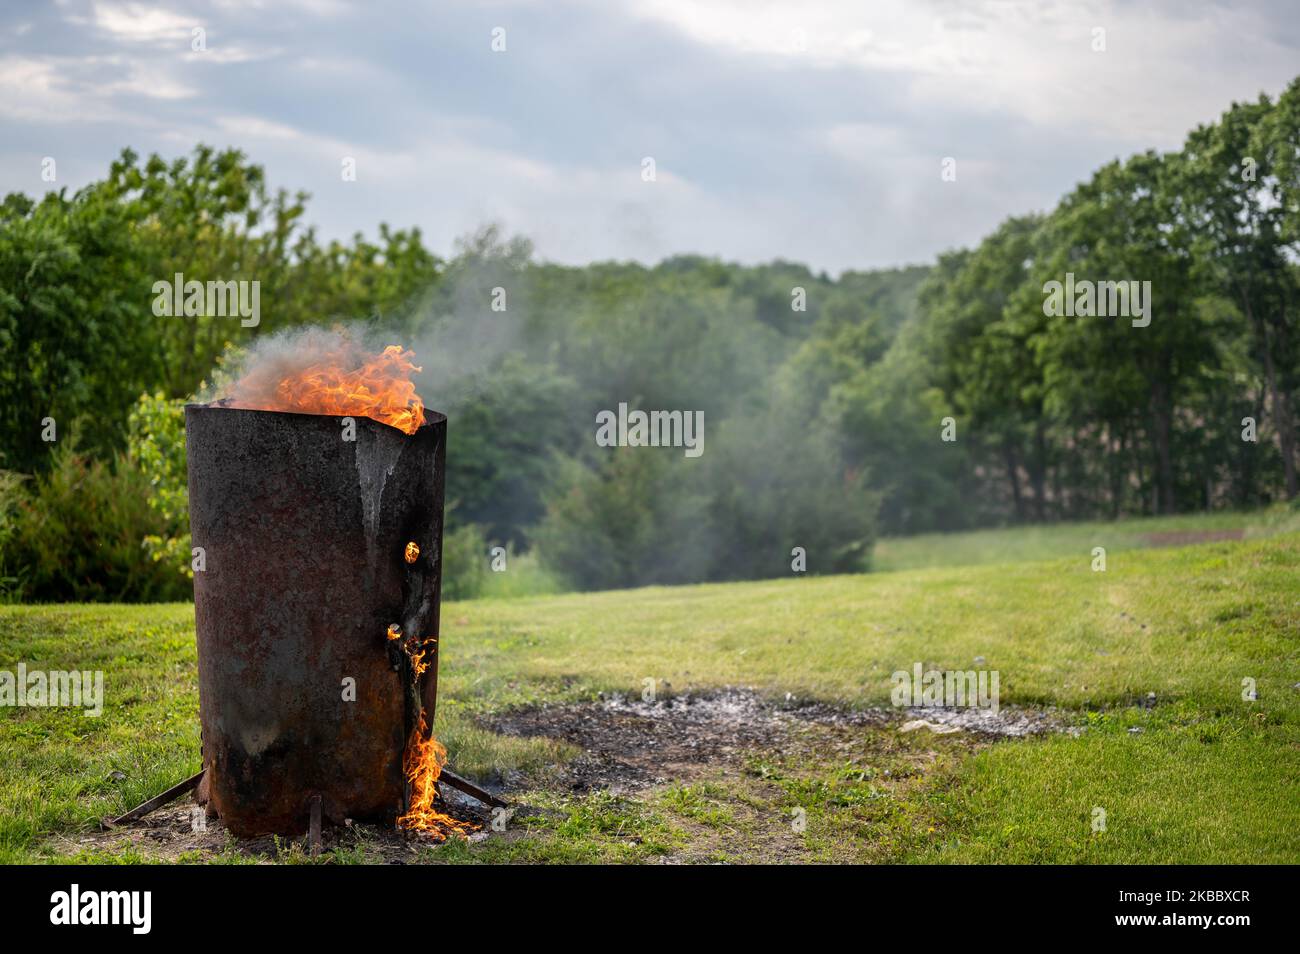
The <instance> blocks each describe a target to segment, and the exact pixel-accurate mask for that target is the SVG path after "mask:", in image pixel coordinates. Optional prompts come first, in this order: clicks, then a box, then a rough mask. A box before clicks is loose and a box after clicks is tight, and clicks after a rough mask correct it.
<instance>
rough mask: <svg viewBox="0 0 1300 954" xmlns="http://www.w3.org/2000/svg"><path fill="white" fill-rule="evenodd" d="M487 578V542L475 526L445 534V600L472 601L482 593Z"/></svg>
mask: <svg viewBox="0 0 1300 954" xmlns="http://www.w3.org/2000/svg"><path fill="white" fill-rule="evenodd" d="M487 575H488V543H487V540H486V539H485V538H484V536H483V531H482V530H480V529H479V528H478V526H477V525H475V524H472V523H466V524H462V525H461V526H459V527H457V528H456V529H454V530H449V531H446V532H445V533H444V534H443V538H442V598H443V599H444V600H472V599H474V598H475V597H477V596H480V595H481V594H482V593H483V587H484V585H485V584H486V583H487Z"/></svg>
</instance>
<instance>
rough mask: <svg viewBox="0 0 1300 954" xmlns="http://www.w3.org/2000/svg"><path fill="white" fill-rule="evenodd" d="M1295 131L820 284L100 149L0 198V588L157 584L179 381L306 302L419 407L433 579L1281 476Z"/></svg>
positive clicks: (240, 162) (665, 563)
mask: <svg viewBox="0 0 1300 954" xmlns="http://www.w3.org/2000/svg"><path fill="white" fill-rule="evenodd" d="M1297 143H1300V81H1298V82H1296V83H1292V85H1291V86H1290V87H1289V88H1288V89H1287V90H1285V91H1284V92H1283V94H1282V95H1281V96H1279V97H1278V98H1277V100H1276V101H1273V100H1270V99H1269V98H1267V97H1261V98H1260V99H1259V100H1258V101H1255V102H1251V103H1245V104H1236V105H1233V106H1232V107H1231V108H1230V109H1229V110H1228V111H1227V112H1226V113H1224V114H1223V116H1222V117H1220V119H1219V120H1218V121H1217V122H1214V123H1210V124H1207V125H1204V126H1201V127H1198V128H1197V129H1195V130H1193V131H1192V132H1191V133H1189V135H1188V137H1187V139H1186V141H1185V143H1184V144H1183V146H1182V148H1181V149H1179V150H1177V151H1173V152H1167V153H1157V152H1146V153H1142V154H1139V155H1135V156H1132V157H1129V158H1127V159H1124V160H1116V161H1114V162H1111V163H1108V164H1107V165H1105V166H1103V167H1102V168H1101V169H1098V170H1097V171H1096V172H1095V173H1094V174H1093V175H1092V176H1091V177H1090V178H1089V179H1088V180H1087V181H1086V182H1083V183H1081V184H1080V185H1078V186H1077V187H1076V188H1075V189H1073V190H1072V191H1071V192H1070V193H1069V194H1067V195H1066V196H1064V197H1063V198H1062V199H1061V201H1060V203H1059V204H1058V205H1057V206H1056V208H1054V209H1052V210H1050V211H1047V212H1037V213H1032V214H1026V215H1020V216H1015V217H1013V218H1010V219H1008V220H1007V221H1006V222H1004V223H1003V224H1002V225H1000V226H999V227H998V228H997V229H996V230H994V231H993V232H992V233H991V234H990V235H989V236H988V237H986V238H985V239H984V240H983V241H982V242H980V243H979V245H978V246H976V247H975V248H971V249H961V250H955V251H951V252H947V253H945V254H943V255H940V256H939V258H938V261H937V262H935V263H934V264H933V265H928V266H927V265H917V266H911V267H905V268H897V269H888V270H877V271H862V272H858V271H850V272H846V273H843V274H841V275H839V276H838V277H832V276H830V275H827V274H825V273H818V272H814V271H813V270H811V269H809V268H807V267H805V266H803V265H800V264H797V263H792V262H784V261H776V262H771V263H767V264H763V265H755V266H742V265H737V264H733V263H727V262H723V261H719V260H717V259H713V258H708V257H703V256H695V255H683V256H677V257H674V258H670V259H667V260H665V261H662V262H660V263H659V264H657V265H654V266H645V265H640V264H636V263H628V262H600V263H594V264H591V265H587V266H583V267H572V266H563V265H558V264H554V263H548V262H545V261H539V260H537V258H536V257H535V256H534V254H533V252H532V249H531V247H530V245H529V244H528V242H527V241H525V240H523V239H520V238H511V237H508V236H507V235H506V234H504V233H503V232H502V231H501V230H500V229H499V228H497V227H487V228H484V229H482V230H481V231H480V232H478V233H476V234H474V235H470V236H467V237H466V238H465V239H463V240H461V241H460V242H459V243H458V244H457V246H456V248H455V249H454V250H452V252H451V254H450V255H449V256H448V257H445V258H444V257H440V256H439V255H437V254H435V253H434V252H432V251H431V250H430V249H428V248H427V247H426V245H425V243H424V240H423V237H422V236H421V233H420V231H419V230H418V229H414V228H412V229H405V230H395V229H391V228H389V227H388V226H386V225H381V226H380V227H379V229H378V237H377V238H376V239H373V240H371V239H367V238H366V237H365V236H364V235H361V234H358V235H356V236H354V237H353V238H352V239H351V240H349V241H347V242H341V241H323V240H322V239H320V238H319V236H318V235H317V233H316V232H315V230H314V229H312V228H311V227H310V226H307V225H306V224H305V219H306V214H307V204H308V201H309V200H308V197H307V196H306V195H304V194H302V193H296V194H291V193H289V192H287V191H285V190H274V191H273V190H272V189H271V188H270V187H269V186H268V184H267V182H266V179H265V175H264V173H263V170H262V169H261V168H260V167H259V166H257V165H256V164H254V163H252V162H251V161H250V160H249V159H248V158H247V157H246V156H245V155H243V153H241V152H240V151H238V150H235V149H226V150H216V149H212V148H209V147H206V146H200V147H198V148H196V149H195V150H194V152H193V153H192V154H191V155H190V156H187V157H183V158H178V159H175V160H171V161H167V160H164V159H162V158H160V157H157V156H153V157H149V158H148V159H143V160H142V159H141V157H139V156H137V155H136V154H134V153H133V152H131V151H129V150H128V151H125V152H124V153H123V154H122V155H121V157H120V158H119V159H118V160H117V161H116V162H114V163H113V164H112V165H111V167H110V169H109V171H108V175H107V176H106V178H105V179H103V180H102V181H99V182H96V183H93V184H91V185H89V186H87V187H85V188H83V189H81V190H78V191H77V192H75V193H73V194H68V193H67V192H66V191H60V192H54V193H50V194H47V195H45V196H44V197H42V198H40V199H35V198H30V197H27V196H25V195H22V194H11V195H9V196H7V197H6V198H5V200H4V202H3V204H0V350H2V351H3V352H4V359H5V360H4V361H3V363H2V364H0V454H2V455H3V459H2V460H0V466H3V467H4V468H5V474H4V477H3V480H0V579H2V580H3V581H4V583H3V585H4V586H5V588H6V589H7V591H8V592H9V593H10V595H11V596H13V597H17V598H28V599H31V598H39V599H60V598H102V599H129V598H169V597H182V596H184V595H185V593H186V591H187V589H188V581H187V579H186V578H185V577H184V573H183V571H184V568H185V563H184V560H183V557H184V554H185V553H186V552H187V548H186V547H185V545H184V543H185V539H186V528H185V506H184V504H185V501H184V468H183V461H184V455H183V433H182V431H181V430H180V427H179V407H180V405H181V403H183V401H184V400H186V399H189V398H191V397H192V396H193V395H195V394H196V393H201V392H202V391H203V389H204V387H205V384H206V383H208V382H210V381H211V380H212V378H213V376H214V373H221V369H222V368H223V367H224V368H231V367H236V366H237V363H238V359H239V354H240V350H241V349H242V348H243V347H245V346H247V345H248V344H250V343H251V342H253V341H255V340H257V338H258V337H260V336H266V335H274V334H277V333H280V332H284V331H286V330H290V329H294V328H299V327H304V326H309V325H321V324H326V325H329V324H334V323H340V322H342V323H346V324H348V325H350V326H353V327H357V328H361V329H364V330H365V332H366V333H367V334H374V335H377V336H379V337H380V338H384V339H391V340H392V341H394V342H396V343H402V344H404V345H407V346H409V347H413V348H414V349H415V350H416V353H417V358H418V359H419V360H420V362H421V363H422V365H423V367H424V371H423V372H422V375H421V377H420V379H419V386H420V393H421V394H422V395H424V397H425V399H426V402H427V403H428V404H429V405H430V406H432V407H435V408H437V409H438V410H442V411H445V412H447V413H448V414H449V415H450V417H451V428H450V433H449V458H448V468H449V473H448V497H449V502H450V506H451V509H450V514H449V525H450V527H451V528H452V530H453V532H454V534H456V535H458V536H457V537H456V539H457V541H458V542H457V545H456V546H455V547H452V548H451V551H452V552H454V553H457V554H460V556H458V557H457V558H456V560H453V561H452V562H453V565H452V566H450V567H449V572H452V571H453V570H455V566H454V564H455V563H456V561H457V560H458V561H460V566H461V569H460V570H457V571H456V572H460V573H463V578H464V579H467V580H468V579H471V578H475V573H476V571H474V570H473V568H472V567H471V566H470V564H471V563H473V561H475V560H479V559H481V560H483V561H486V560H487V554H486V549H487V547H488V546H489V545H502V546H506V547H508V548H510V549H512V550H513V551H514V552H516V553H521V552H524V551H529V550H535V551H536V553H537V554H538V556H539V558H540V559H541V560H542V561H543V562H544V563H545V564H546V565H547V566H548V567H549V568H550V569H551V570H552V571H553V572H554V573H555V574H557V575H558V576H560V577H562V578H563V579H564V580H565V581H566V583H567V584H568V585H572V586H577V587H608V586H624V585H635V584H643V583H676V582H690V581H696V580H708V579H741V578H749V577H759V576H776V575H781V574H784V573H789V572H792V563H793V562H794V557H793V556H792V554H794V553H795V551H796V549H798V550H800V551H802V552H803V553H804V554H805V560H806V566H807V569H808V571H809V572H846V571H853V570H860V569H865V568H867V567H869V563H870V551H871V546H872V541H873V540H874V538H875V536H876V535H877V534H880V533H885V534H904V533H914V532H922V531H931V530H956V529H965V528H970V527H977V526H986V525H996V524H1005V523H1010V522H1031V521H1050V520H1062V519H1077V518H1095V517H1119V516H1124V515H1132V514H1151V513H1175V512H1181V511H1189V510H1199V509H1214V508H1229V507H1248V506H1256V505H1260V504H1264V503H1269V502H1272V501H1276V500H1280V499H1292V500H1293V499H1295V498H1296V496H1297V470H1296V468H1297V460H1296V456H1297V448H1296V422H1295V413H1296V411H1295V401H1296V394H1297V386H1298V385H1300V360H1298V359H1300V335H1298V334H1297V328H1296V315H1295V309H1296V303H1297V301H1298V300H1300V295H1298V294H1297V292H1298V291H1300V289H1298V287H1297V282H1298V281H1300V271H1298V269H1297V253H1298V252H1300V157H1298V156H1300V154H1298V152H1297ZM176 273H183V274H184V275H185V276H186V277H191V276H192V277H195V278H199V279H218V280H223V281H228V280H250V281H251V280H256V281H258V282H260V287H261V295H260V301H261V320H260V322H259V324H258V325H257V326H256V327H244V326H242V325H241V323H240V322H239V321H238V320H232V319H231V318H229V317H218V316H175V317H158V316H157V315H155V314H154V312H153V309H152V308H151V307H150V306H151V302H152V301H153V298H154V296H153V292H152V288H153V286H154V284H155V283H156V282H158V281H160V280H162V281H171V279H172V276H173V275H174V274H176ZM1121 282H1122V283H1128V282H1135V283H1138V284H1137V286H1135V287H1134V294H1135V295H1136V294H1138V293H1139V291H1140V290H1141V289H1144V288H1145V289H1149V297H1147V298H1146V299H1145V301H1144V304H1143V307H1146V308H1149V313H1148V314H1149V321H1147V322H1146V323H1143V322H1142V321H1141V320H1129V318H1128V317H1124V316H1114V315H1112V316H1110V317H1105V316H1101V315H1093V316H1084V315H1082V314H1078V313H1076V314H1074V315H1073V316H1071V315H1069V314H1062V313H1060V309H1059V308H1054V307H1053V303H1052V300H1053V292H1051V291H1049V289H1056V288H1062V287H1069V288H1071V289H1075V288H1089V289H1091V288H1102V289H1105V290H1106V292H1107V295H1106V300H1108V301H1110V303H1111V304H1112V305H1113V304H1114V302H1115V301H1117V300H1119V299H1118V297H1117V285H1116V284H1113V283H1121ZM1067 283H1068V285H1067ZM1107 283H1112V284H1107ZM1148 283H1149V284H1148ZM1125 287H1128V286H1127V284H1126V285H1125ZM1055 302H1056V304H1057V305H1059V304H1060V294H1059V292H1057V293H1056V298H1055ZM1094 303H1095V302H1094ZM1127 304H1129V305H1137V304H1138V302H1137V299H1134V300H1133V301H1131V302H1127ZM1102 310H1105V309H1104V308H1103V309H1102ZM620 403H627V404H628V405H629V406H631V407H637V408H641V409H644V410H647V411H651V410H682V411H690V412H696V411H698V412H702V414H703V421H704V445H703V446H704V447H705V452H704V453H703V455H701V456H700V457H699V458H698V459H692V458H687V457H685V456H684V455H683V454H682V453H681V452H680V450H674V449H671V448H639V447H633V448H627V447H622V448H609V447H602V446H599V445H598V444H597V442H596V440H595V439H594V435H595V422H596V419H597V415H598V414H600V413H601V412H607V411H610V410H612V409H615V408H617V407H618V406H619V404H620ZM47 421H53V422H54V424H55V426H56V428H57V433H58V436H57V439H56V440H53V441H51V440H50V439H49V433H48V428H47V427H45V426H44V425H43V422H47ZM78 539H80V540H82V541H83V552H82V554H81V556H79V557H78V558H77V559H75V560H73V559H70V558H64V557H61V556H60V554H64V555H66V549H65V548H68V547H72V546H74V541H76V540H78ZM86 541H89V542H90V543H91V546H90V548H89V549H88V550H86V549H85V542H86ZM142 541H143V542H144V545H143V546H141V542H142ZM52 554H53V555H52ZM142 563H143V564H144V565H143V566H142V565H141V564H142ZM151 563H152V564H156V565H154V566H149V565H148V564H151Z"/></svg>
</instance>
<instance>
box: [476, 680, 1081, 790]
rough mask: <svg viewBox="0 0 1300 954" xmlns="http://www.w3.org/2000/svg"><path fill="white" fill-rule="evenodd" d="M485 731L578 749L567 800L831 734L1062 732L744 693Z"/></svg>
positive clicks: (693, 772)
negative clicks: (543, 739)
mask: <svg viewBox="0 0 1300 954" xmlns="http://www.w3.org/2000/svg"><path fill="white" fill-rule="evenodd" d="M900 717H901V724H900ZM483 725H484V726H485V727H486V728H488V729H490V730H492V731H494V732H497V733H500V734H503V735H515V736H526V737H531V736H545V737H548V738H553V739H559V740H561V741H564V742H568V743H570V744H571V745H574V746H576V747H577V748H579V749H580V750H581V752H580V754H579V755H578V756H577V757H576V758H575V759H573V760H572V761H571V762H569V763H568V764H567V765H565V766H557V767H556V768H555V772H554V773H553V774H552V778H551V781H552V783H558V784H559V786H560V787H563V788H568V789H570V790H572V791H575V792H585V791H592V790H596V789H604V790H608V791H611V792H614V793H621V792H629V791H636V790H639V789H644V788H647V787H651V786H654V785H662V784H666V783H669V782H680V781H689V780H690V779H692V778H693V777H695V776H697V775H700V774H701V773H702V772H704V771H706V770H713V769H715V768H716V767H717V766H719V765H722V766H726V765H734V764H739V762H740V761H741V760H742V759H743V757H745V756H746V755H748V754H750V753H753V752H755V751H759V750H764V749H767V750H773V749H783V750H788V749H790V748H791V747H792V746H799V745H804V746H815V745H817V744H818V738H819V736H822V735H825V733H826V731H827V730H831V729H837V730H840V731H841V732H842V731H845V730H849V731H852V730H856V731H869V730H884V729H889V728H891V727H895V728H899V729H901V730H902V731H913V730H915V729H922V728H928V729H929V730H930V731H934V732H938V733H939V734H946V733H949V732H967V733H969V734H971V735H972V736H979V737H983V738H985V739H989V738H995V737H1022V736H1026V735H1033V734H1037V733H1040V732H1050V731H1063V730H1065V729H1066V725H1065V723H1064V721H1063V720H1062V719H1061V718H1060V717H1059V716H1058V714H1057V713H1056V712H1055V711H1053V710H1029V709H1020V708H1004V709H1001V710H1000V711H999V712H997V713H993V712H991V711H989V710H980V709H939V708H926V709H914V710H899V709H891V708H871V709H845V708H839V707H836V706H832V705H829V704H826V703H820V702H801V701H800V700H797V699H794V698H793V697H790V696H786V697H785V699H783V700H774V699H770V698H765V697H764V696H762V695H760V694H759V693H758V692H756V691H755V690H754V689H752V688H749V687H726V688H722V689H714V690H708V691H703V692H685V693H681V694H678V695H673V696H668V697H661V698H659V699H655V700H653V701H647V700H643V699H638V698H635V697H627V696H622V695H613V696H609V697H604V698H599V699H597V700H595V701H593V702H588V703H573V704H566V705H541V706H535V707H529V708H525V709H516V710H513V711H510V712H506V713H502V714H499V715H496V716H493V717H489V718H487V719H484V720H483ZM503 781H504V782H505V783H506V787H507V788H515V787H522V786H523V785H524V784H526V780H524V779H522V778H514V779H512V778H507V779H504V780H503Z"/></svg>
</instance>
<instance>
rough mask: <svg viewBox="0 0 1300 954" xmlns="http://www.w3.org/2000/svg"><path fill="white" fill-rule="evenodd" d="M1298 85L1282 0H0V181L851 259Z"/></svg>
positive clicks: (593, 242)
mask: <svg viewBox="0 0 1300 954" xmlns="http://www.w3.org/2000/svg"><path fill="white" fill-rule="evenodd" d="M1098 28H1100V29H1101V30H1104V31H1105V32H1104V43H1105V50H1104V52H1096V51H1094V49H1093V47H1094V44H1095V42H1096V41H1095V37H1096V35H1097V34H1096V33H1095V30H1097V29H1098ZM196 29H201V30H202V31H203V34H202V36H203V39H204V41H205V45H206V49H205V50H198V51H196V50H194V49H193V46H194V45H195V31H196ZM500 31H504V33H503V34H502V33H501V32H500ZM494 33H495V36H496V37H497V43H498V45H500V41H501V38H502V37H503V38H504V46H505V49H504V51H495V50H494V49H493V42H494ZM1298 73H1300V17H1297V16H1295V9H1294V3H1293V0H1278V2H1274V3H1226V2H1219V3H1215V2H1204V0H1152V2H1069V3H1065V2H1061V3H1057V2H1051V0H1042V2H1018V0H969V2H956V0H871V2H865V0H827V2H814V0H775V2H765V0H663V2H656V0H635V2H625V0H590V2H587V0H576V2H566V0H547V2H541V0H538V2H528V0H523V2H498V3H492V2H486V3H485V2H482V0H480V2H477V3H472V4H471V3H465V4H460V3H455V2H451V0H438V2H436V3H419V4H415V3H410V4H401V3H389V2H385V0H368V2H364V3H357V4H355V5H354V4H350V3H345V2H342V0H338V2H336V0H264V2H258V0H224V2H215V3H210V4H201V3H168V4H154V3H121V2H95V0H84V2H83V0H64V2H59V3H53V4H50V5H48V6H47V5H37V4H30V5H28V4H17V3H9V4H5V5H4V9H3V12H2V13H0V190H2V191H4V192H8V191H13V190H20V191H24V192H27V193H29V194H35V193H39V192H42V191H44V190H45V189H47V188H49V187H50V186H49V184H47V183H45V182H43V181H42V180H41V163H42V159H43V158H44V157H47V156H50V157H54V158H55V160H56V164H57V165H56V168H57V176H58V178H57V181H56V186H68V187H72V188H76V187H78V186H80V185H83V184H85V183H86V182H88V181H90V180H91V179H94V178H99V177H101V176H102V175H103V174H104V172H105V170H106V168H107V164H108V162H109V161H110V160H111V159H112V158H113V157H114V156H115V155H116V154H117V152H118V151H119V150H120V149H121V148H122V147H125V146H131V147H133V148H135V149H136V150H137V151H139V152H141V153H147V152H161V153H163V154H164V155H167V156H174V155H177V154H181V153H185V152H187V151H189V149H190V148H191V147H192V146H193V145H194V144H195V143H197V142H207V143H211V144H214V145H219V146H224V145H234V146H238V147H240V148H242V149H244V150H245V151H246V152H247V153H248V154H249V156H250V157H252V158H253V159H254V160H255V161H257V162H259V163H262V164H263V165H264V166H265V167H266V168H267V171H268V175H269V177H270V180H271V182H272V184H273V185H276V186H285V187H288V188H291V189H298V188H304V189H307V190H308V191H310V192H311V193H312V200H311V202H310V204H309V218H310V220H311V221H312V222H313V223H315V224H316V225H317V226H318V227H319V229H320V231H321V232H322V233H323V234H324V235H326V236H339V237H346V236H348V235H350V234H351V233H353V232H354V231H356V230H363V231H365V232H366V233H368V234H371V235H373V234H374V232H375V228H376V226H377V224H378V223H379V222H380V221H388V222H390V223H392V224H394V225H401V226H408V225H418V226H419V227H421V228H422V229H423V230H424V232H425V235H426V238H427V241H428V243H429V244H430V245H431V246H432V247H433V249H434V250H435V251H437V252H439V253H440V254H447V253H449V252H450V251H451V250H452V243H453V241H454V239H455V238H456V237H457V236H460V235H464V234H466V233H467V232H470V231H472V230H473V229H475V228H476V227H478V226H480V225H482V224H484V223H486V222H489V221H496V222H500V223H501V224H503V225H504V226H505V227H506V229H507V230H508V231H510V232H513V233H521V234H524V235H527V236H528V237H530V238H531V239H532V240H533V241H534V243H535V244H536V247H537V251H538V254H539V257H542V258H546V259H551V260H556V261H562V262H572V263H581V262H587V261H591V260H594V259H610V258H616V259H627V258H632V259H638V260H641V261H646V262H653V261H656V260H658V259H660V258H662V257H664V256H667V255H671V254H675V253H681V252H700V253H704V254H710V255H718V256H722V257H724V258H727V259H733V260H738V261H743V262H755V261H764V260H770V259H773V258H786V259H791V260H797V261H803V262H807V263H809V264H811V265H812V266H814V267H816V268H825V269H828V270H830V271H832V272H838V271H840V270H842V269H845V268H866V267H875V266H884V265H893V264H901V263H906V262H918V261H926V260H929V259H931V258H932V257H933V256H934V255H935V254H936V253H937V252H939V251H942V250H943V249H946V248H950V247H954V246H958V245H966V244H970V243H972V242H974V241H977V240H978V239H979V237H980V236H981V235H983V234H984V233H986V232H987V231H989V230H990V229H991V228H993V227H994V226H995V225H996V224H997V223H998V222H999V221H1000V220H1001V219H1002V218H1004V217H1005V216H1007V215H1009V214H1013V213H1019V212H1025V211H1029V210H1033V209H1045V208H1049V207H1050V206H1051V205H1052V204H1053V203H1054V202H1055V200H1056V199H1057V198H1058V197H1059V196H1060V195H1061V194H1062V193H1063V192H1064V191H1066V190H1068V189H1069V188H1070V187H1071V186H1072V185H1073V184H1074V183H1076V182H1077V181H1079V180H1080V179H1081V178H1084V177H1086V175H1087V174H1088V173H1089V172H1090V170H1092V169H1093V168H1095V167H1096V166H1097V165H1099V164H1100V163H1103V162H1105V161H1107V160H1109V159H1111V158H1114V157H1116V156H1122V155H1127V154H1129V153H1131V152H1134V151H1137V150H1141V149H1145V148H1150V147H1156V148H1172V147H1176V146H1177V145H1178V144H1179V143H1180V141H1181V140H1182V137H1183V135H1184V134H1185V133H1186V131H1187V130H1188V129H1189V128H1190V127H1192V126H1194V125H1196V124H1197V123H1199V122H1205V121H1208V120H1211V119H1213V118H1214V117H1216V116H1217V115H1218V114H1219V113H1220V112H1221V111H1222V110H1223V109H1224V108H1225V107H1226V106H1227V105H1228V104H1229V103H1230V102H1231V101H1232V100H1234V99H1238V100H1240V99H1245V98H1254V97H1256V96H1258V95H1259V93H1261V92H1268V93H1269V94H1276V93H1277V92H1278V91H1280V90H1281V89H1282V88H1283V87H1284V86H1285V85H1286V84H1287V83H1288V82H1289V81H1290V80H1291V79H1292V78H1293V77H1294V76H1295V75H1296V74H1298ZM949 156H951V157H954V158H955V159H956V160H957V165H956V170H957V180H956V181H955V182H945V181H943V180H942V179H941V176H940V171H941V163H942V161H943V159H944V157H949ZM344 157H352V158H353V159H355V162H356V181H354V182H349V181H344V180H343V176H342V175H341V170H342V163H343V159H344ZM646 157H653V159H654V161H655V171H656V178H655V181H653V182H647V181H644V180H643V176H642V169H643V160H644V159H645V158H646Z"/></svg>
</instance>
